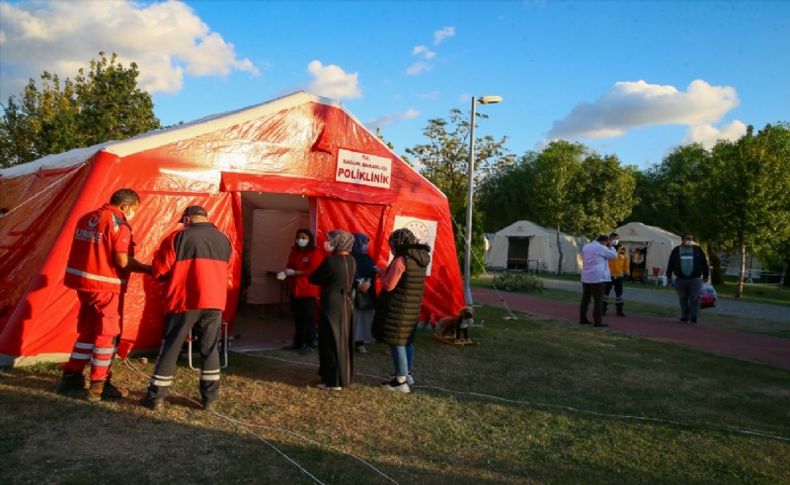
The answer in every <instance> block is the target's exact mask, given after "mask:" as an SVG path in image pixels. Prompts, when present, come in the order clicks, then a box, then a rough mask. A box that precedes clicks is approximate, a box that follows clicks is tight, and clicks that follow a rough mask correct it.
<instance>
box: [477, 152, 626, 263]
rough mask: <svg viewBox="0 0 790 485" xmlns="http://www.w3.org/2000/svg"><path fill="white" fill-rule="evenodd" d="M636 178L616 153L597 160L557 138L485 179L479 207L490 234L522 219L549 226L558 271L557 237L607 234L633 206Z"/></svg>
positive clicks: (559, 245)
mask: <svg viewBox="0 0 790 485" xmlns="http://www.w3.org/2000/svg"><path fill="white" fill-rule="evenodd" d="M636 177H637V172H636V170H635V169H633V168H630V167H622V166H621V165H620V160H619V159H618V158H617V156H616V155H606V156H601V155H599V154H597V153H594V152H589V150H588V149H587V147H585V146H584V145H582V144H581V143H572V142H569V141H565V140H557V141H553V142H551V143H549V145H548V146H547V147H546V148H545V149H544V150H543V151H542V152H540V153H535V152H527V153H526V154H525V155H524V156H523V157H521V158H520V159H519V160H518V162H517V163H515V164H514V165H512V166H508V167H505V168H504V169H501V170H499V171H497V172H496V173H495V174H493V175H491V176H490V177H489V178H487V179H486V180H485V181H484V182H483V183H482V186H481V191H480V192H481V195H480V207H482V208H483V210H484V211H485V213H486V216H485V219H486V221H487V222H488V223H489V224H490V225H489V229H490V230H493V229H496V228H499V227H502V226H504V225H506V224H509V223H511V222H512V221H514V220H517V219H524V218H526V219H530V220H533V221H535V222H537V223H538V224H540V225H543V226H549V227H551V228H553V229H554V230H555V231H556V236H557V239H556V244H557V246H558V251H559V265H558V266H559V268H562V260H563V258H564V256H565V255H564V254H563V252H562V246H561V244H560V233H561V232H562V231H567V232H571V233H575V234H585V235H588V236H591V237H594V236H596V235H598V234H601V233H603V232H605V231H609V230H611V229H612V228H613V227H615V226H616V225H617V224H618V223H619V222H620V221H622V220H623V219H625V218H626V217H628V216H629V215H630V214H631V210H632V209H633V207H634V205H635V204H636V201H637V198H636V197H635V195H634V190H635V187H636Z"/></svg>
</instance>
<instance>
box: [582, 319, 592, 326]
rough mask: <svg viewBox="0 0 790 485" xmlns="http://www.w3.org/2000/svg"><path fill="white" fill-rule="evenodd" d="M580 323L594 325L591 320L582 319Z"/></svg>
mask: <svg viewBox="0 0 790 485" xmlns="http://www.w3.org/2000/svg"><path fill="white" fill-rule="evenodd" d="M579 325H592V322H591V321H589V320H582V321H580V322H579Z"/></svg>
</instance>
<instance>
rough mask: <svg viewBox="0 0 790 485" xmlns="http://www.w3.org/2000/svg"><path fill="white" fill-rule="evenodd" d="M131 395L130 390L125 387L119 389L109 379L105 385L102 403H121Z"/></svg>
mask: <svg viewBox="0 0 790 485" xmlns="http://www.w3.org/2000/svg"><path fill="white" fill-rule="evenodd" d="M128 395H129V390H128V389H126V388H125V387H117V386H116V385H115V384H113V383H112V382H110V380H109V379H107V381H105V383H104V390H102V393H101V400H102V401H120V400H121V399H123V398H125V397H126V396H128Z"/></svg>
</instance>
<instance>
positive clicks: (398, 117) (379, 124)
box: [365, 108, 420, 130]
mask: <svg viewBox="0 0 790 485" xmlns="http://www.w3.org/2000/svg"><path fill="white" fill-rule="evenodd" d="M418 116H420V112H419V111H417V110H416V109H414V108H409V109H407V110H406V111H404V112H402V113H393V114H388V115H384V116H380V117H378V118H376V119H375V120H373V121H368V122H367V123H365V124H366V125H367V126H368V128H370V129H371V130H375V129H376V128H383V127H385V126H387V125H389V124H392V123H395V122H396V121H404V120H413V119H414V118H416V117H418Z"/></svg>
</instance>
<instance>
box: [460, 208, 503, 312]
mask: <svg viewBox="0 0 790 485" xmlns="http://www.w3.org/2000/svg"><path fill="white" fill-rule="evenodd" d="M450 220H452V221H453V224H455V228H456V229H458V232H459V233H461V232H463V231H462V230H461V226H460V225H458V222H456V220H455V219H454V218H453V216H452V214H451V215H450ZM471 253H472V256H474V258H475V260H476V261H477V263H478V264H479V265H480V266H482V267H484V268H485V264H484V263H483V262H482V261H480V257H478V256H477V253H475V252H474V251H472V252H471ZM491 288H493V289H494V291H495V292H496V296H497V298H498V299H499V302H500V303H502V305H504V306H505V310H507V313H508V316H507V317H505V319H506V320H518V317H517V316H516V314H515V313H513V310H511V309H510V306H509V305H508V304H507V302H506V301H505V297H503V296H502V293H501V292H500V291H499V288H497V286H496V283H494V280H493V279H492V280H491Z"/></svg>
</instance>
